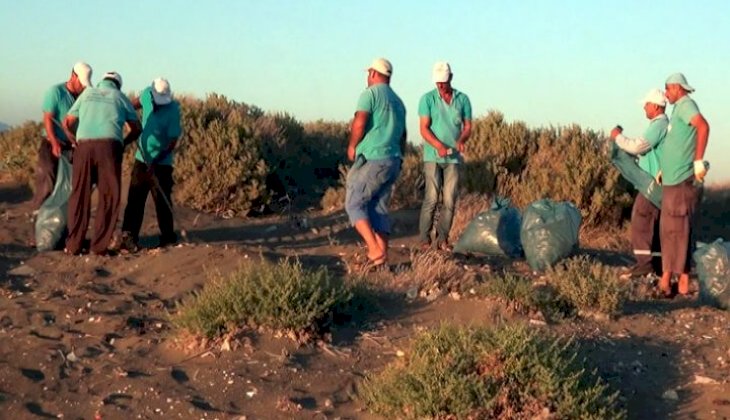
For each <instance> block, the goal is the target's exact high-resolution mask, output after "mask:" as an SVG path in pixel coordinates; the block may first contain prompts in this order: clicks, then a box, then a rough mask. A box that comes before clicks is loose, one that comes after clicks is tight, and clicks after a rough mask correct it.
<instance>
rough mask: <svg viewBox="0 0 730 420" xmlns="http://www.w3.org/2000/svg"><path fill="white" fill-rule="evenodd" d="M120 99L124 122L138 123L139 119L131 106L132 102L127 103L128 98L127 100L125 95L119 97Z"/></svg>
mask: <svg viewBox="0 0 730 420" xmlns="http://www.w3.org/2000/svg"><path fill="white" fill-rule="evenodd" d="M120 98H121V100H122V106H123V107H124V119H125V120H126V121H139V117H137V111H135V110H134V106H132V102H130V101H129V98H127V95H124V94H122V95H120Z"/></svg>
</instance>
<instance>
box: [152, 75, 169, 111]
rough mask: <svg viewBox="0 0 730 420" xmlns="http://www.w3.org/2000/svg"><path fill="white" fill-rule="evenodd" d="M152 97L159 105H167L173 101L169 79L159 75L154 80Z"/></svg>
mask: <svg viewBox="0 0 730 420" xmlns="http://www.w3.org/2000/svg"><path fill="white" fill-rule="evenodd" d="M152 99H154V101H155V103H156V104H157V105H167V104H169V103H170V102H172V92H171V91H170V82H168V81H167V79H165V78H162V77H158V78H157V79H155V80H153V81H152Z"/></svg>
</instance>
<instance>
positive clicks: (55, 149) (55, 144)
mask: <svg viewBox="0 0 730 420" xmlns="http://www.w3.org/2000/svg"><path fill="white" fill-rule="evenodd" d="M54 122H55V123H56V124H58V122H57V121H54V118H53V113H51V112H44V113H43V127H45V129H46V136H47V137H48V142H49V143H51V153H53V156H55V157H59V156H61V141H60V140H58V137H56V130H55V129H54V128H55V127H54ZM61 128H62V129H63V127H61Z"/></svg>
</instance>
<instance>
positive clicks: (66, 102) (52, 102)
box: [41, 82, 76, 143]
mask: <svg viewBox="0 0 730 420" xmlns="http://www.w3.org/2000/svg"><path fill="white" fill-rule="evenodd" d="M75 100H76V98H74V96H73V95H72V94H71V92H69V91H68V89H67V88H66V82H64V83H59V84H57V85H53V86H51V88H50V89H48V91H46V95H45V96H44V97H43V113H46V112H50V113H51V115H52V117H53V119H54V121H55V122H54V123H53V132H54V133H55V134H56V138H57V139H58V140H59V141H61V142H62V143H66V142H68V139H66V133H65V132H64V131H63V129H61V127H60V124H61V123H63V119H64V118H66V113H68V110H69V109H71V106H72V105H73V104H74V101H75ZM41 135H42V136H43V137H48V133H47V132H46V127H45V126H44V127H43V129H42V130H41Z"/></svg>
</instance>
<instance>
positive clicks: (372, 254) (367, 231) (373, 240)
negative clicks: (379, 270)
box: [355, 219, 385, 260]
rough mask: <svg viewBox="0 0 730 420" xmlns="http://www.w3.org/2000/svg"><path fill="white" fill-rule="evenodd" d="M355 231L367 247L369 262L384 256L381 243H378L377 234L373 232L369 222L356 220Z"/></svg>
mask: <svg viewBox="0 0 730 420" xmlns="http://www.w3.org/2000/svg"><path fill="white" fill-rule="evenodd" d="M355 230H357V233H359V234H360V236H361V237H362V239H363V240H364V241H365V245H367V247H368V258H369V259H370V260H378V259H382V257H383V255H384V254H385V248H381V245H380V244H381V242H379V240H378V237H377V234H376V233H375V231H373V227H372V226H371V225H370V221H369V220H367V219H360V220H358V221H357V222H355ZM381 240H382V239H381Z"/></svg>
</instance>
